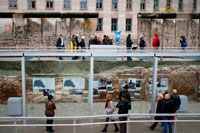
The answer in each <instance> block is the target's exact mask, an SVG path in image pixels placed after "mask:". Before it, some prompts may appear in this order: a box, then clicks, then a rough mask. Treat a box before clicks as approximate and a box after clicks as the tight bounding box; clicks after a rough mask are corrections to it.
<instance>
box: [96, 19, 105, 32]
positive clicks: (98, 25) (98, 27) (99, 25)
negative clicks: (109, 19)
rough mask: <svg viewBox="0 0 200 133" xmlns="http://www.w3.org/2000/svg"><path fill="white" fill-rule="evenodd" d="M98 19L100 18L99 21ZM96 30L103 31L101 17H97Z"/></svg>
mask: <svg viewBox="0 0 200 133" xmlns="http://www.w3.org/2000/svg"><path fill="white" fill-rule="evenodd" d="M99 20H101V23H99ZM96 31H103V18H98V19H97V28H96Z"/></svg>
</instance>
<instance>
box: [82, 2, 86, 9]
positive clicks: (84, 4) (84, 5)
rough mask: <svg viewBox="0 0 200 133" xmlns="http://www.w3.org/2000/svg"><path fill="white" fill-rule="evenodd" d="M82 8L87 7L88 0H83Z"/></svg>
mask: <svg viewBox="0 0 200 133" xmlns="http://www.w3.org/2000/svg"><path fill="white" fill-rule="evenodd" d="M81 9H87V0H81Z"/></svg>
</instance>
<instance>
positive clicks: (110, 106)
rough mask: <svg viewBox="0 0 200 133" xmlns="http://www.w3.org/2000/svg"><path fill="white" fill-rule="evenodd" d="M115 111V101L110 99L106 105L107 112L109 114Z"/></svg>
mask: <svg viewBox="0 0 200 133" xmlns="http://www.w3.org/2000/svg"><path fill="white" fill-rule="evenodd" d="M114 112H115V105H114V103H113V101H109V102H108V105H107V107H106V113H107V114H113V113H114Z"/></svg>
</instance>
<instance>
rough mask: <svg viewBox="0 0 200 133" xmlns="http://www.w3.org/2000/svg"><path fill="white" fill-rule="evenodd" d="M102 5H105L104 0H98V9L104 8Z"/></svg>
mask: <svg viewBox="0 0 200 133" xmlns="http://www.w3.org/2000/svg"><path fill="white" fill-rule="evenodd" d="M102 7H103V0H97V5H96V8H97V9H102Z"/></svg>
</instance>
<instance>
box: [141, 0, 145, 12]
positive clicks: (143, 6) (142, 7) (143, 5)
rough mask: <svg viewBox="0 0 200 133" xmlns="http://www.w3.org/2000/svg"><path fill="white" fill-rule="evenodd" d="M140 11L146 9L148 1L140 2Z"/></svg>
mask: <svg viewBox="0 0 200 133" xmlns="http://www.w3.org/2000/svg"><path fill="white" fill-rule="evenodd" d="M140 9H142V10H144V9H146V0H140Z"/></svg>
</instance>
